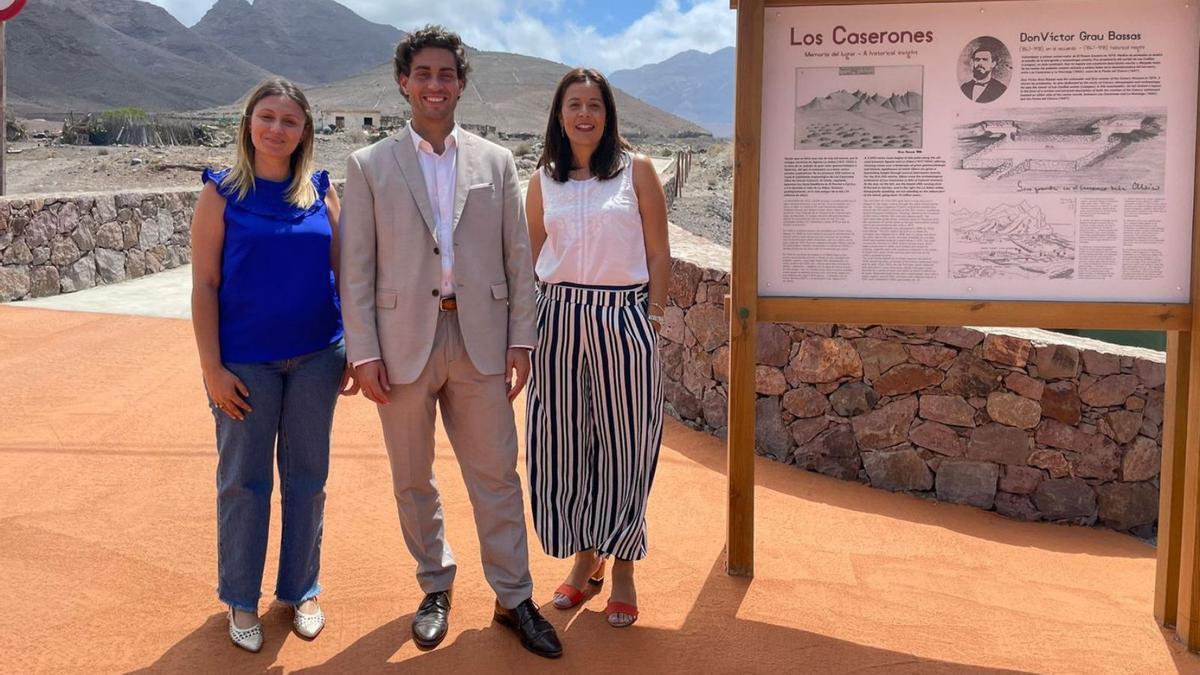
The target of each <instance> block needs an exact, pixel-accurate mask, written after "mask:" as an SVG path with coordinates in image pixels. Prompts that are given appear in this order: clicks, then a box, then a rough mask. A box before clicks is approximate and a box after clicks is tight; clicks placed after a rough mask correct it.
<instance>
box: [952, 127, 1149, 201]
mask: <svg viewBox="0 0 1200 675" xmlns="http://www.w3.org/2000/svg"><path fill="white" fill-rule="evenodd" d="M1008 112H1010V113H1011V116H1010V115H1006V114H1005V113H996V112H993V113H991V116H990V117H987V118H984V119H981V120H979V121H977V122H974V123H969V124H964V125H960V126H959V127H958V128H957V135H958V152H959V168H960V169H962V170H964V171H969V172H972V173H974V174H975V175H976V176H977V177H978V178H979V181H980V183H981V184H983V186H984V187H992V186H994V187H995V188H996V191H1004V192H1019V191H1023V190H1030V191H1039V192H1040V191H1068V190H1070V191H1087V192H1159V191H1161V189H1162V185H1163V167H1164V165H1165V162H1166V133H1165V132H1166V113H1165V111H1133V110H1094V109H1046V110H1030V109H1026V110H1021V111H1015V110H1014V111H1008Z"/></svg>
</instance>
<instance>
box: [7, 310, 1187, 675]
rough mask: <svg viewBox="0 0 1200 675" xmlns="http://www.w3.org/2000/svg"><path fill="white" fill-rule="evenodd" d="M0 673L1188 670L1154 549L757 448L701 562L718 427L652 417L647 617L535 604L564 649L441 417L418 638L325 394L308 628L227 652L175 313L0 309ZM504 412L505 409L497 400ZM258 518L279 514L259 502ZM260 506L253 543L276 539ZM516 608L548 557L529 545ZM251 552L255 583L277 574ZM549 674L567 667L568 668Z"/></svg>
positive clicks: (187, 353)
mask: <svg viewBox="0 0 1200 675" xmlns="http://www.w3.org/2000/svg"><path fill="white" fill-rule="evenodd" d="M0 345H3V349H0V392H4V393H3V401H4V407H3V418H2V419H3V421H2V422H0V475H3V476H4V477H5V479H4V481H3V482H2V483H0V565H2V566H3V569H4V570H5V579H4V584H5V594H4V595H5V607H6V611H5V612H3V613H0V672H14V673H17V672H20V673H25V672H124V671H131V670H134V671H137V670H141V669H146V670H148V671H149V672H215V673H228V672H262V671H268V670H269V671H272V672H276V671H286V672H292V671H298V670H299V671H305V670H309V669H311V670H314V671H317V672H330V673H334V672H338V673H341V672H376V671H387V672H521V673H528V672H543V671H544V672H550V671H551V670H553V671H555V672H572V671H583V670H584V669H586V670H588V671H593V672H605V671H610V672H612V671H616V672H648V673H668V672H696V671H700V672H714V673H720V672H776V673H777V672H812V673H849V672H860V671H864V670H874V671H879V672H909V673H940V672H946V673H951V672H952V673H962V672H967V673H973V672H985V671H986V672H990V671H993V670H996V669H1011V670H1020V671H1039V672H1053V673H1064V672H1113V673H1134V672H1136V673H1152V672H1153V673H1158V672H1175V671H1188V672H1197V671H1198V670H1200V669H1198V665H1200V660H1198V659H1197V658H1196V657H1193V656H1190V655H1187V654H1185V653H1183V652H1182V651H1181V649H1180V647H1179V645H1178V644H1177V643H1176V642H1174V641H1173V640H1172V639H1171V638H1170V637H1169V634H1167V633H1164V632H1163V631H1161V630H1160V629H1159V628H1158V626H1157V625H1156V624H1155V622H1154V620H1153V618H1152V617H1151V614H1150V604H1151V598H1152V593H1153V583H1154V551H1153V549H1152V548H1150V547H1148V546H1146V545H1145V544H1143V543H1141V542H1139V541H1137V540H1135V539H1133V538H1132V537H1128V536H1124V535H1120V534H1116V533H1113V532H1109V531H1105V530H1096V529H1085V528H1071V527H1060V526H1053V525H1046V524H1029V523H1018V522H1013V521H1008V520H1005V519H1003V518H1000V517H997V516H995V515H993V514H990V513H984V512H980V511H978V510H975V509H972V508H969V507H958V506H949V505H945V504H937V503H933V502H927V501H923V500H919V499H916V498H913V497H908V496H905V495H894V494H889V493H885V492H881V491H878V490H872V489H869V488H866V487H864V486H861V485H858V484H855V483H846V482H841V481H837V480H833V479H829V478H825V477H822V476H818V475H814V474H810V473H805V472H801V471H797V470H796V469H794V468H791V467H787V466H783V465H780V464H776V463H772V462H768V461H765V460H762V461H759V462H758V463H757V464H756V467H757V472H758V486H759V487H758V490H757V512H758V535H757V549H756V556H757V560H756V564H757V568H756V572H757V575H756V577H755V578H754V579H753V580H747V579H736V578H731V577H728V576H726V575H725V574H724V571H723V553H722V547H723V541H724V490H725V479H724V475H723V472H724V467H725V457H724V449H723V445H722V443H721V442H719V441H718V440H716V439H714V438H712V437H709V436H707V435H705V434H700V433H696V432H693V431H691V430H689V429H687V428H684V427H683V426H681V425H680V424H678V423H669V424H668V425H667V430H666V437H665V440H664V447H663V454H662V460H661V463H660V469H659V474H658V478H657V482H656V484H655V489H654V492H653V495H652V497H651V501H650V509H649V516H648V517H649V527H650V537H651V556H650V557H649V558H648V559H647V560H646V561H645V562H643V563H642V564H641V565H640V566H639V582H640V586H639V589H640V604H641V606H642V611H643V616H642V619H641V620H640V621H639V622H638V624H637V625H636V626H634V627H633V628H631V629H628V630H615V629H612V628H609V627H608V626H607V625H606V624H605V622H604V617H603V614H602V613H601V611H600V610H601V609H602V608H603V601H604V598H605V597H607V593H603V594H601V597H599V598H596V599H594V600H592V601H591V602H589V603H588V604H587V605H586V606H584V607H583V608H582V609H580V610H578V611H569V612H560V611H557V610H554V609H552V608H550V607H548V606H547V614H548V615H549V616H550V618H551V620H552V621H553V622H554V623H555V624H556V625H557V626H558V627H559V630H560V631H561V633H562V635H563V638H564V640H565V643H566V650H567V651H566V655H565V657H564V659H563V661H561V662H559V663H550V662H546V661H543V660H540V659H537V658H536V657H533V656H532V655H528V654H527V653H526V652H524V651H523V650H522V649H521V648H520V647H519V646H518V645H517V642H516V640H515V638H514V637H513V636H511V635H510V634H508V633H506V632H505V631H504V630H502V629H500V628H497V627H494V626H492V625H491V624H490V621H489V612H490V604H491V598H492V596H491V593H490V591H489V590H488V589H487V587H486V585H485V583H484V581H483V575H482V571H481V569H480V565H479V563H478V547H477V543H476V538H475V533H474V528H473V527H472V525H471V513H470V508H469V506H468V500H467V497H466V492H465V489H464V486H463V483H462V480H461V477H460V475H459V472H458V469H457V466H456V464H455V461H454V458H453V453H452V451H451V449H450V447H449V446H448V444H447V443H446V441H445V437H444V435H442V434H440V433H439V437H438V443H437V458H436V471H437V473H438V477H439V479H440V482H441V485H442V488H443V491H444V495H445V501H446V520H447V523H448V532H449V538H450V540H451V542H452V544H453V546H454V548H455V551H456V552H457V555H458V558H459V560H460V563H461V564H460V573H459V579H458V582H457V586H456V593H455V606H454V611H453V614H452V623H451V632H450V635H449V637H448V638H447V640H446V642H445V644H444V645H443V646H442V647H440V648H438V649H437V650H435V651H432V652H428V653H424V652H420V651H418V650H417V649H416V647H415V646H414V645H413V644H412V641H411V639H410V638H409V632H408V626H409V622H410V620H411V618H412V612H413V610H414V609H415V607H416V604H417V602H418V600H419V598H420V593H419V591H418V589H417V587H416V584H415V582H414V580H413V576H412V573H413V565H412V562H411V560H410V559H409V558H408V555H407V553H406V552H405V549H404V546H403V543H402V541H401V538H400V533H399V528H398V526H397V523H396V515H395V508H394V504H393V499H392V494H391V484H390V480H389V473H388V463H387V460H386V457H385V454H384V452H383V450H382V442H381V438H380V431H379V424H378V420H377V418H376V415H375V411H374V409H373V407H372V406H371V405H370V404H369V403H368V402H367V401H366V400H364V399H362V398H355V399H348V400H345V401H343V403H342V404H341V405H340V406H339V408H338V413H337V418H336V423H335V430H334V449H333V468H332V475H331V478H330V483H329V501H328V509H327V522H326V536H325V549H324V567H323V573H322V581H323V583H324V585H325V586H326V589H327V590H326V593H325V595H324V596H323V600H324V603H323V604H324V606H325V608H326V611H327V612H328V614H329V621H330V622H329V626H328V628H327V629H326V631H325V632H324V634H323V635H321V636H320V637H319V638H318V639H317V640H316V641H315V642H312V643H308V642H304V641H302V640H300V639H298V638H296V637H295V636H293V635H291V634H290V633H289V631H288V627H289V622H290V616H289V612H288V610H287V609H285V608H282V607H279V606H274V605H267V604H266V603H264V606H263V608H264V610H265V612H266V614H265V627H266V637H267V644H266V647H265V649H264V651H263V652H262V653H261V654H258V655H249V654H245V653H242V652H240V651H237V650H236V649H235V648H234V647H232V646H231V645H229V644H228V641H227V638H226V636H225V632H224V631H225V629H224V618H223V614H222V608H221V607H220V606H219V604H218V603H217V601H216V598H215V597H214V595H213V585H214V576H215V550H216V545H215V522H214V520H215V519H214V498H213V494H214V488H213V471H214V467H215V453H214V450H213V430H212V418H211V416H210V415H209V413H208V410H207V407H206V406H205V403H204V394H203V390H202V388H201V386H200V379H199V375H198V364H197V360H196V354H195V348H194V346H193V341H192V337H191V327H190V325H189V324H188V322H186V321H181V320H176V319H160V318H148V317H140V316H113V315H102V314H94V313H82V312H60V311H47V310H41V309H33V308H28V307H19V306H0ZM517 415H518V419H521V417H522V415H523V412H522V406H521V405H518V408H517ZM276 514H278V512H276ZM277 525H278V518H277V517H276V519H275V521H274V522H273V526H274V529H273V530H272V537H273V539H272V545H271V549H272V550H274V549H276V547H277V541H278V528H277ZM531 547H532V551H531V553H532V561H533V575H534V579H535V581H536V584H537V588H536V595H535V597H536V599H537V600H538V601H539V602H542V603H548V601H549V599H550V596H551V593H552V591H553V589H554V587H555V586H556V585H557V584H558V583H559V582H560V581H561V580H562V577H563V575H564V573H565V569H566V566H565V565H564V563H563V562H561V561H557V560H554V559H551V558H548V557H546V556H544V555H542V554H541V553H540V552H539V550H538V548H537V543H536V541H533V542H531ZM274 569H275V558H274V555H273V554H272V556H271V559H270V560H269V561H268V571H267V576H266V582H265V583H264V593H267V594H269V593H270V591H271V589H272V587H273V582H272V578H273V574H274ZM564 669H565V670H564Z"/></svg>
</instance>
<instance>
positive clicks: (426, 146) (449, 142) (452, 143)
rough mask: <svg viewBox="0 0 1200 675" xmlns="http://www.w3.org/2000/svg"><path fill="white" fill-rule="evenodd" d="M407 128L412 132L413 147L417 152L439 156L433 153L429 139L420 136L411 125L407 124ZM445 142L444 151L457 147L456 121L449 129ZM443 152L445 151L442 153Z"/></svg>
mask: <svg viewBox="0 0 1200 675" xmlns="http://www.w3.org/2000/svg"><path fill="white" fill-rule="evenodd" d="M408 129H409V131H411V132H412V142H413V147H414V148H416V150H417V153H422V152H427V153H429V154H431V155H433V156H435V157H437V156H439V155H438V154H437V153H435V152H434V151H433V144H432V143H430V142H429V141H427V140H425V139H424V138H421V134H418V133H417V130H416V129H413V128H412V125H409V127H408ZM445 143H446V151H447V152H448V151H450V150H451V149H454V148H457V147H458V124H457V123H455V125H454V128H453V129H451V130H450V135H449V136H447V137H446V141H445ZM443 154H445V153H443Z"/></svg>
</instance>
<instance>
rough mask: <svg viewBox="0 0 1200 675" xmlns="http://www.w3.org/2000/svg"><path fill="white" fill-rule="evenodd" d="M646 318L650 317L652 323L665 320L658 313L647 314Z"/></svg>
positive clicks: (659, 322)
mask: <svg viewBox="0 0 1200 675" xmlns="http://www.w3.org/2000/svg"><path fill="white" fill-rule="evenodd" d="M646 318H648V319H650V322H651V323H658V324H661V323H662V322H663V318H662V317H661V316H659V315H658V314H647V315H646Z"/></svg>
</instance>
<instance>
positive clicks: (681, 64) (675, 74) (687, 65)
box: [609, 47, 735, 137]
mask: <svg viewBox="0 0 1200 675" xmlns="http://www.w3.org/2000/svg"><path fill="white" fill-rule="evenodd" d="M734 56H735V51H734V48H733V47H726V48H725V49H721V50H718V51H715V52H713V53H712V54H705V53H704V52H698V51H696V50H694V49H690V50H688V51H686V52H680V53H679V54H676V55H675V56H672V57H671V58H669V59H667V60H666V61H662V62H660V63H652V64H648V65H645V66H642V67H640V68H634V69H632V70H618V71H616V72H614V73H612V74H611V75H610V76H609V79H611V80H612V83H613V84H615V85H616V86H618V87H620V88H622V89H624V90H625V91H627V92H629V93H630V94H633V95H634V96H637V97H638V98H640V99H642V100H643V101H646V102H647V103H650V104H652V105H656V106H658V107H660V108H662V109H663V110H666V111H668V112H671V113H674V114H676V115H679V116H680V117H684V118H687V119H689V120H691V121H693V122H695V123H697V124H699V125H700V126H702V127H704V128H705V129H708V130H709V131H710V132H712V133H713V134H715V135H717V136H727V137H728V136H732V135H733V73H734Z"/></svg>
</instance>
